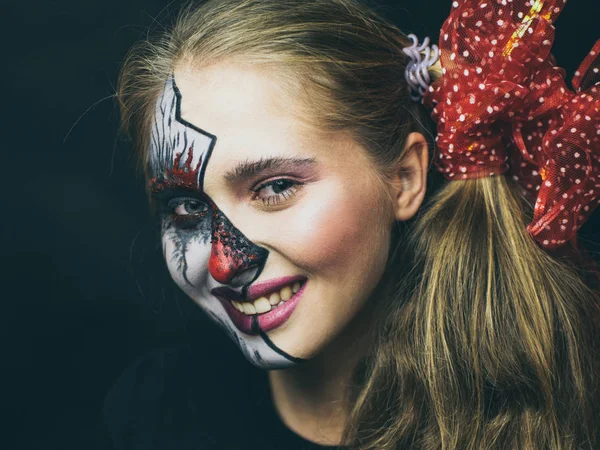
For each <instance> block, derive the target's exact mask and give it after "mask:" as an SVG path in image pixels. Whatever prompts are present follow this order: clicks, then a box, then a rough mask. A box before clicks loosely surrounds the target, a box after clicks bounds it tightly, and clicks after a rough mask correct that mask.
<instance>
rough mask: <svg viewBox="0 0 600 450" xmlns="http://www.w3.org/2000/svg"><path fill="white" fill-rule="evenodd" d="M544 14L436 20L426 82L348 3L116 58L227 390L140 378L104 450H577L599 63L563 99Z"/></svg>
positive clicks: (282, 6)
mask: <svg viewBox="0 0 600 450" xmlns="http://www.w3.org/2000/svg"><path fill="white" fill-rule="evenodd" d="M563 3H564V2H562V1H546V2H544V1H539V0H536V1H534V2H525V1H521V0H513V1H512V2H495V1H494V2H489V3H482V2H480V1H474V0H459V1H456V2H454V4H453V6H452V11H451V14H450V17H449V18H448V20H447V21H446V23H445V24H444V27H443V29H442V31H441V34H440V52H441V56H440V60H439V61H437V59H438V58H437V56H438V52H437V50H438V49H437V48H435V46H434V47H427V46H425V45H422V46H419V45H418V44H417V43H416V42H411V40H410V39H409V38H408V37H406V36H405V35H404V34H402V33H401V32H400V31H399V30H398V29H397V28H396V27H394V26H393V25H392V24H390V23H388V22H386V21H385V20H383V19H382V18H380V17H378V16H377V15H376V14H375V13H374V12H373V11H371V10H370V9H369V8H368V7H367V6H364V5H362V4H361V3H359V2H358V1H354V0H286V1H280V0H241V1H240V0H220V1H217V0H212V1H208V2H205V3H204V4H202V5H201V6H192V7H189V8H187V9H184V10H183V11H182V12H181V14H180V15H179V18H178V20H177V22H176V24H175V25H174V27H172V28H171V29H170V30H168V31H167V32H166V33H165V34H164V36H162V37H161V38H160V39H158V40H157V41H156V42H154V43H152V44H150V43H148V42H143V43H141V44H140V45H139V46H137V47H136V48H135V49H134V50H133V51H132V53H131V56H130V57H129V59H128V60H127V62H126V64H125V66H124V68H123V71H122V76H121V80H120V87H119V98H120V100H121V105H122V113H123V125H124V128H125V129H126V130H128V131H129V132H130V133H131V134H132V135H133V136H134V137H135V139H136V148H137V149H138V152H139V157H140V161H141V163H142V165H143V167H144V168H145V170H146V175H147V180H148V186H149V192H150V195H151V199H152V203H153V205H154V206H155V208H156V210H157V212H158V214H159V215H160V217H161V220H162V245H163V252H164V256H165V259H166V263H167V265H168V268H169V271H170V273H171V275H172V277H173V279H174V280H175V282H176V283H177V284H178V285H179V286H180V287H181V289H183V290H184V291H185V292H186V293H187V295H189V297H190V298H191V299H192V300H193V301H194V302H196V303H197V304H198V305H199V306H200V307H201V308H202V309H203V310H204V311H206V313H207V314H209V315H210V317H211V318H212V319H214V321H215V322H216V323H217V324H219V325H220V326H221V327H222V328H223V329H224V330H225V331H226V332H227V333H228V334H229V335H230V336H231V338H232V339H233V340H234V342H235V343H236V344H237V346H239V348H240V350H241V351H242V353H243V355H244V356H245V357H246V359H247V360H248V361H250V362H251V363H252V367H253V369H252V370H250V369H249V366H240V365H238V366H235V368H233V366H228V365H227V364H229V363H225V362H222V361H220V362H218V361H216V357H215V359H211V358H210V357H207V355H209V354H210V351H209V350H206V353H205V354H204V355H202V358H203V360H202V363H201V364H199V363H198V362H197V361H196V362H193V358H198V357H199V356H198V355H188V354H186V356H181V355H180V354H179V353H176V354H173V353H168V352H167V353H164V354H162V355H161V357H160V358H159V359H160V362H157V361H158V360H157V359H154V360H143V361H142V362H140V363H139V364H138V365H137V366H135V367H134V368H132V369H130V371H129V372H128V373H127V374H126V375H125V376H124V377H123V378H122V379H121V380H120V382H119V383H117V386H116V387H115V389H113V392H111V394H110V396H109V400H108V401H107V408H106V417H107V420H108V421H109V423H110V429H111V436H112V443H113V445H114V447H115V448H144V449H146V450H148V449H151V448H165V449H166V448H169V449H188V448H190V449H191V448H202V449H204V448H207V449H208V448H211V449H212V448H226V449H233V448H247V449H259V448H260V449H263V448H276V449H286V450H287V449H291V450H293V449H296V448H321V447H326V446H340V447H344V448H351V449H362V450H366V449H386V450H388V449H389V450H391V449H400V448H402V449H409V448H410V449H471V448H472V449H480V448H485V449H533V448H535V449H576V448H577V449H579V448H587V449H593V448H598V446H600V440H599V436H598V428H599V423H600V422H599V420H600V415H599V410H598V405H600V401H599V400H600V397H599V393H600V391H599V386H598V374H600V370H599V361H600V358H599V356H600V355H599V352H598V350H599V347H598V346H599V337H598V333H599V330H600V315H599V306H600V303H599V297H598V293H597V290H596V289H597V284H596V281H597V278H596V275H597V274H595V273H594V272H593V270H592V269H591V265H590V263H589V261H588V260H586V258H585V255H584V254H583V253H582V249H578V248H577V245H576V242H575V236H576V234H575V233H576V231H577V229H578V228H579V227H580V226H581V225H582V224H583V222H584V221H585V220H586V219H587V217H589V214H590V213H591V212H592V210H593V209H594V207H595V206H596V205H597V204H598V194H599V192H600V191H599V185H598V183H599V181H598V180H599V178H598V177H599V176H600V137H599V136H600V111H599V106H598V105H599V101H600V93H599V90H598V85H594V82H596V81H598V80H600V77H597V78H595V79H594V73H597V67H598V60H597V56H596V55H597V53H598V50H600V46H596V47H595V51H593V52H592V53H591V54H590V56H589V57H588V58H587V59H586V61H585V63H584V65H583V66H582V68H581V69H580V72H578V74H577V77H578V78H577V79H576V80H575V85H576V86H577V88H578V92H573V91H572V90H570V89H568V88H567V87H566V85H565V82H564V73H563V72H562V71H561V69H559V68H558V67H556V66H555V65H554V60H553V58H552V56H551V55H550V54H549V50H550V47H551V44H552V37H553V27H552V23H553V21H554V19H555V18H556V16H557V15H558V14H559V13H560V11H561V9H562V5H563ZM436 61H437V62H436ZM434 78H437V81H435V83H433V84H432V85H431V87H430V88H427V87H428V86H429V85H430V84H431V82H432V81H433V79H434ZM423 95H424V101H423V102H421V97H422V96H423ZM432 118H433V121H432ZM434 122H435V123H437V129H435V128H434V126H433V125H434ZM435 134H437V137H436V141H437V145H436V147H435V150H434V147H433V142H432V139H430V137H431V136H432V135H435ZM432 163H435V167H433V166H432ZM440 174H441V175H443V178H442V177H441V176H440ZM191 361H192V362H191ZM232 364H233V363H232ZM194 367H195V368H194ZM240 367H243V368H240ZM255 368H259V369H260V374H264V377H263V376H261V375H259V374H258V373H259V372H258V370H257V369H255ZM196 371H199V372H196ZM208 372H212V373H213V374H214V375H213V378H210V375H207V373H208ZM157 373H159V375H157ZM198 373H202V374H203V375H202V376H204V377H205V378H198V377H197V374H198ZM249 374H250V375H249ZM206 377H209V378H206ZM207 379H210V380H212V381H210V382H207V381H206V380H207ZM199 380H202V381H201V382H200V381H199ZM261 383H264V386H266V387H267V389H264V390H262V391H261V390H260V388H259V386H262V385H263V384H261ZM257 389H258V391H257ZM124 397H126V399H125V400H124V399H123V398H124ZM219 423H220V424H223V423H225V424H226V426H225V427H223V426H221V427H219V426H218V424H219ZM224 429H227V430H229V432H224V431H223V430H224Z"/></svg>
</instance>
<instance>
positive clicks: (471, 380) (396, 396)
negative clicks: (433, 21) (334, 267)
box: [118, 0, 600, 450]
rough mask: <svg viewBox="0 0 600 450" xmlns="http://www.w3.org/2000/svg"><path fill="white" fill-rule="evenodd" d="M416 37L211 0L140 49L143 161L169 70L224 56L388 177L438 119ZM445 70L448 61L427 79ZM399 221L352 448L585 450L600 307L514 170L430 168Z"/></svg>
mask: <svg viewBox="0 0 600 450" xmlns="http://www.w3.org/2000/svg"><path fill="white" fill-rule="evenodd" d="M407 45H410V41H409V40H408V39H407V38H406V36H405V35H404V34H403V33H401V32H400V31H399V30H398V29H397V28H396V27H394V26H393V25H391V24H390V23H388V22H387V21H385V20H384V19H382V18H381V17H379V16H378V15H377V14H375V13H374V12H373V11H372V10H371V9H369V8H367V7H366V6H364V5H362V4H360V3H359V2H357V1H354V0H286V1H281V0H241V1H238V0H221V1H217V0H212V1H208V2H206V3H204V4H202V5H200V6H195V5H190V6H188V7H186V8H184V9H183V10H182V11H181V13H180V14H179V16H178V18H177V20H176V22H175V24H174V26H173V27H171V28H170V29H169V30H168V31H166V32H165V33H164V34H162V35H161V36H159V37H158V38H157V39H156V40H155V41H154V42H149V41H143V42H140V43H139V44H138V45H137V46H136V47H134V48H133V49H132V51H131V52H130V54H129V57H128V59H127V60H126V62H125V64H124V65H123V69H122V72H121V77H120V80H119V92H118V97H119V100H120V104H121V111H122V126H123V128H124V129H125V130H126V131H129V132H131V134H132V135H133V136H134V138H135V142H136V148H137V150H138V154H139V156H140V158H139V160H140V162H141V164H142V166H145V162H146V160H147V148H148V141H147V139H148V136H150V126H151V122H152V114H153V105H154V103H155V101H156V99H157V97H158V95H159V94H160V91H161V90H162V87H163V84H164V82H165V80H166V79H167V77H168V76H169V75H170V74H171V73H172V71H173V69H174V67H175V66H176V65H177V64H179V63H182V62H184V61H189V60H191V61H194V63H195V64H198V65H199V66H202V65H203V64H206V65H207V64H210V63H213V62H216V61H219V60H224V59H226V58H235V57H238V56H239V57H243V58H244V61H247V62H252V63H256V64H270V65H272V66H273V67H275V68H280V69H281V73H285V75H284V76H285V77H288V80H289V81H290V88H296V89H301V90H302V92H303V94H304V97H305V98H306V101H307V104H308V105H310V109H311V112H312V116H311V118H312V119H313V120H314V121H315V123H318V124H319V126H321V127H323V128H325V129H328V130H346V131H349V132H351V133H352V134H353V136H354V138H355V139H356V140H357V141H358V142H359V143H361V144H362V145H363V146H364V148H365V149H367V151H368V152H369V154H370V155H371V156H372V160H373V162H374V164H376V165H377V167H379V168H380V170H381V173H382V178H383V179H385V177H386V174H387V173H388V172H387V169H388V168H390V167H394V166H396V165H397V163H398V161H399V160H401V159H402V157H403V149H404V144H405V140H406V138H407V136H408V134H409V133H410V132H412V131H419V132H421V133H424V134H425V135H428V136H429V135H430V134H431V133H430V130H432V129H433V128H432V124H431V120H430V118H429V116H428V114H427V112H426V111H425V110H424V108H423V107H422V106H421V105H420V104H417V103H414V102H412V101H411V100H410V96H409V91H408V87H407V85H406V82H405V80H404V75H403V74H404V69H405V67H406V65H407V63H408V58H407V57H406V55H405V54H404V53H403V52H402V48H403V47H405V46H407ZM434 72H435V75H439V72H440V71H439V67H438V68H434V69H432V73H434ZM428 193H429V197H428V199H427V201H426V204H425V205H424V206H423V207H422V208H421V211H420V212H419V213H418V214H417V216H415V217H414V218H413V219H411V220H410V221H408V222H404V223H399V227H400V228H399V229H398V230H396V234H395V238H394V241H393V245H394V252H392V255H391V257H390V260H389V264H388V268H387V270H386V274H385V280H386V292H387V294H388V295H387V296H386V299H385V301H384V302H382V303H381V306H380V309H379V311H378V313H377V314H378V316H377V317H378V318H377V321H376V323H377V325H376V326H373V327H372V328H373V336H372V343H373V344H372V349H371V351H370V353H369V355H368V357H367V358H366V359H365V360H364V361H363V364H361V365H360V366H359V368H357V371H356V374H355V375H356V379H357V380H360V383H359V389H358V390H357V391H355V392H351V393H349V395H350V396H351V398H352V400H353V405H354V406H353V409H352V411H351V414H350V418H349V421H348V424H347V427H346V430H345V433H344V444H345V445H346V446H347V447H348V448H352V449H361V450H367V449H373V450H374V449H384V450H392V449H398V448H411V449H442V448H443V449H475V448H477V449H507V448H510V449H513V448H523V449H525V448H536V449H575V448H589V449H592V448H597V447H596V446H597V445H600V442H599V437H598V436H597V429H596V428H597V427H598V423H599V419H600V413H599V411H598V407H599V406H598V405H600V401H599V400H600V398H599V387H598V381H597V380H596V379H594V375H598V374H600V366H599V361H600V354H599V352H598V345H599V342H598V330H600V306H599V305H600V301H599V296H598V293H597V292H596V291H595V290H594V289H593V288H592V286H590V285H588V283H586V281H585V279H584V277H585V275H586V273H585V271H584V270H583V269H582V268H581V267H580V266H578V265H577V264H576V261H575V259H573V258H566V257H565V258H559V257H558V256H557V255H550V254H549V253H548V252H545V251H544V250H542V249H541V248H540V247H538V246H537V245H536V243H535V242H534V241H533V239H532V238H531V237H530V236H529V235H528V234H527V232H526V224H527V223H528V221H529V220H530V217H531V205H530V204H529V203H528V202H527V201H526V200H525V199H524V198H523V197H522V196H521V194H520V190H519V189H518V186H516V185H515V184H514V182H513V181H512V180H510V179H508V178H506V177H504V176H495V177H491V178H482V179H475V180H465V181H454V182H449V183H445V182H443V180H442V179H441V176H440V175H439V174H438V173H437V172H436V171H431V172H430V175H429V176H428Z"/></svg>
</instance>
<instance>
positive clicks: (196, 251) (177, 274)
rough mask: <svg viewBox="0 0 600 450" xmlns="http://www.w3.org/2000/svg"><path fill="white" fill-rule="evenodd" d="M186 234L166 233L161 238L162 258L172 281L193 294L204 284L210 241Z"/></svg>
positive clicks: (206, 274)
mask: <svg viewBox="0 0 600 450" xmlns="http://www.w3.org/2000/svg"><path fill="white" fill-rule="evenodd" d="M204 241H205V239H202V238H201V237H200V236H196V235H193V234H188V233H179V234H178V233H177V232H166V233H165V234H163V237H162V244H163V256H164V258H165V261H166V263H167V267H168V269H169V272H170V274H171V277H172V278H173V280H174V281H175V282H176V283H177V284H178V285H179V287H181V288H182V289H183V290H184V291H185V292H186V293H188V294H190V295H191V294H193V293H194V292H195V290H196V289H197V287H198V286H203V285H204V284H205V283H206V278H207V276H208V270H207V267H208V259H209V257H210V248H211V247H210V241H208V242H204Z"/></svg>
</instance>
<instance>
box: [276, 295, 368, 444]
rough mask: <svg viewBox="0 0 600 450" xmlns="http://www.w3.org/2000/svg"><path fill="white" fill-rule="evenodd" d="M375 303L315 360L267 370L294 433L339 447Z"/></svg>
mask: <svg viewBox="0 0 600 450" xmlns="http://www.w3.org/2000/svg"><path fill="white" fill-rule="evenodd" d="M373 303H375V302H373V301H372V299H370V300H368V301H367V305H368V306H369V307H368V308H367V307H365V308H363V310H362V311H361V313H360V314H357V315H356V317H355V318H354V319H353V321H352V322H351V323H350V324H349V325H348V326H347V327H346V328H345V329H344V331H343V332H342V334H340V335H339V336H337V337H336V338H335V339H334V340H333V341H332V342H331V343H330V344H329V345H328V346H327V347H326V348H325V349H324V350H323V351H321V352H320V353H319V354H318V355H317V356H316V357H314V358H312V359H310V360H308V361H306V362H303V363H302V364H300V365H298V366H295V367H292V368H289V369H285V370H273V371H270V372H269V384H270V387H271V395H272V398H273V402H274V404H275V409H276V410H277V412H278V414H279V416H280V417H281V419H282V421H283V422H284V423H285V424H286V426H287V427H288V428H289V429H291V430H292V431H293V432H294V433H296V434H298V435H299V436H301V437H302V438H304V439H306V440H309V441H312V442H314V443H317V444H320V445H341V441H342V434H343V431H344V427H345V424H346V420H347V419H348V416H349V413H350V409H351V408H352V403H351V399H350V396H349V394H350V390H351V387H352V384H353V383H352V374H353V373H354V370H355V368H356V366H357V364H358V363H359V362H360V361H361V359H362V358H363V357H364V356H365V355H366V353H367V350H368V345H369V342H368V339H367V337H368V325H369V324H370V323H371V317H372V312H373V311H372V309H373V308H372V306H371V305H372V304H373Z"/></svg>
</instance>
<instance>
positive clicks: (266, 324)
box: [212, 276, 307, 335]
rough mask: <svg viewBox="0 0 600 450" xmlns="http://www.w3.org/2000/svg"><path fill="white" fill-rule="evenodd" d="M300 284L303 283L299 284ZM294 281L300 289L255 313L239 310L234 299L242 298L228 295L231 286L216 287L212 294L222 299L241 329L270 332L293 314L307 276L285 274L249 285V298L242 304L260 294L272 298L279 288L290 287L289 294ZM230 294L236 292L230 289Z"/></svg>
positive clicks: (287, 289) (243, 330)
mask: <svg viewBox="0 0 600 450" xmlns="http://www.w3.org/2000/svg"><path fill="white" fill-rule="evenodd" d="M297 284H299V285H300V286H299V288H298V285H297ZM293 285H296V289H297V290H296V292H294V293H293V294H292V296H291V297H290V298H289V299H288V300H283V299H281V302H280V303H279V304H277V305H276V306H275V305H271V310H270V311H267V312H265V313H257V314H252V315H248V314H245V313H243V312H241V311H239V310H238V309H237V308H236V307H235V306H234V305H233V303H232V301H238V302H239V301H240V300H241V299H240V298H239V295H229V292H228V291H229V289H223V288H217V289H213V291H212V294H213V295H215V296H216V297H217V298H218V299H219V301H220V302H221V304H222V305H223V307H224V308H225V311H226V312H227V314H228V315H229V317H230V318H231V321H232V322H233V323H234V325H235V326H236V327H237V328H238V329H239V330H240V331H241V332H243V333H246V334H252V335H256V334H259V331H263V332H267V331H270V330H273V329H275V328H277V327H279V326H281V325H282V324H283V323H285V322H286V321H287V320H288V319H289V318H290V316H291V315H292V313H293V311H294V310H295V309H296V306H297V305H298V302H299V301H300V299H301V298H302V295H303V294H304V291H305V290H306V285H307V279H306V278H305V277H302V276H290V277H282V278H277V279H273V280H268V281H264V282H261V283H258V284H256V285H252V286H250V287H249V289H248V293H247V294H248V295H247V299H246V300H244V301H242V302H241V303H242V304H243V303H247V302H251V301H252V300H257V299H259V298H261V297H265V298H269V296H271V295H272V294H274V293H278V292H279V291H281V293H282V294H283V292H286V291H287V292H288V295H289V293H290V292H292V291H291V289H292V286H293ZM231 294H235V293H234V292H231Z"/></svg>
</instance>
